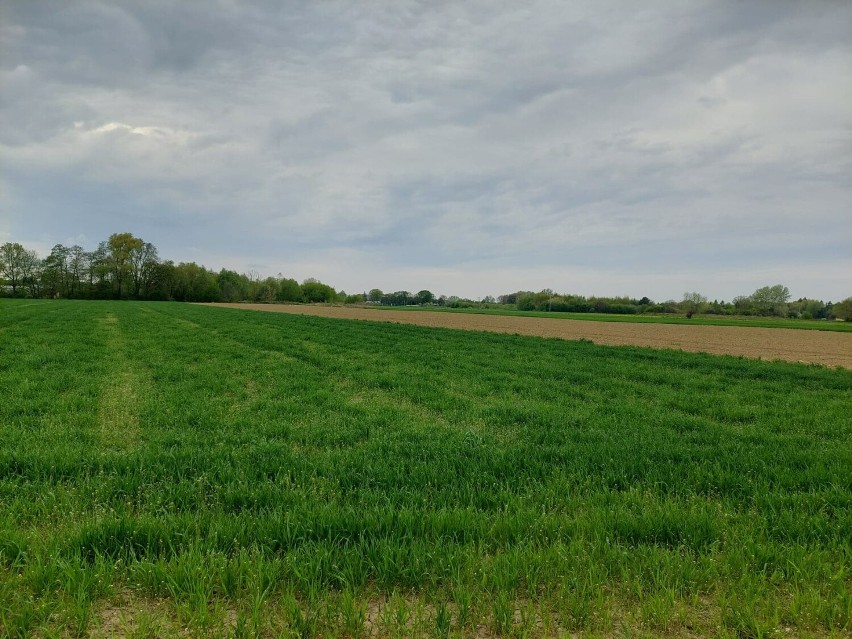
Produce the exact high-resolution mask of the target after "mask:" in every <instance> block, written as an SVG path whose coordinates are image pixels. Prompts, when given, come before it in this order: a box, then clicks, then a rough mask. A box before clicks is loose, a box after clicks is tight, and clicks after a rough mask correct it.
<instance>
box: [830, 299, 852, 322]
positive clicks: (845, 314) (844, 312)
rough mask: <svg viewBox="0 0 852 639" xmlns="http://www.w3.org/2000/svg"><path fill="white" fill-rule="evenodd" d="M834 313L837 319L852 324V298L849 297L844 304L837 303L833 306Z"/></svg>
mask: <svg viewBox="0 0 852 639" xmlns="http://www.w3.org/2000/svg"><path fill="white" fill-rule="evenodd" d="M832 311H833V313H834V316H835V317H836V318H837V319H842V320H843V321H844V322H852V297H847V298H846V299H845V300H843V301H842V302H837V304H835V305H834V306H832Z"/></svg>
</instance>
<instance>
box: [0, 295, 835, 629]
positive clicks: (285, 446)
mask: <svg viewBox="0 0 852 639" xmlns="http://www.w3.org/2000/svg"><path fill="white" fill-rule="evenodd" d="M0 388H2V389H3V393H2V400H0V636H10V637H25V636H44V637H49V636H103V637H107V636H117V635H121V636H127V637H160V636H209V637H220V636H228V637H231V636H236V637H243V636H245V637H267V636H268V637H279V636H280V637H312V636H323V637H329V636H349V637H359V636H370V635H372V636H377V635H378V636H387V637H412V636H421V637H464V636H490V635H495V636H511V637H526V636H530V637H540V636H564V634H565V633H576V634H577V635H578V636H584V637H586V636H588V637H596V636H636V637H656V636H672V637H674V636H722V637H732V638H733V637H740V638H742V637H769V636H774V635H776V634H785V633H786V634H789V633H787V630H786V629H789V631H790V632H792V633H793V634H792V635H790V636H813V637H824V636H836V637H840V636H849V635H850V634H851V633H852V536H850V531H852V419H850V416H849V405H850V398H852V372H849V371H845V370H839V369H838V370H830V369H826V368H822V367H817V366H804V365H798V364H785V363H779V362H773V363H767V362H759V361H751V360H745V359H739V358H734V357H713V356H709V355H700V354H686V353H681V352H675V351H653V350H650V349H639V348H632V347H602V346H596V345H593V344H591V343H588V342H583V341H579V342H566V341H562V340H543V339H539V338H531V337H521V336H511V335H496V334H489V333H472V332H462V331H450V330H442V329H428V328H423V327H416V326H406V325H394V324H384V323H370V322H347V321H343V320H330V319H323V318H315V317H306V316H291V315H283V314H282V315H279V314H266V313H251V312H249V311H241V310H232V309H219V308H209V307H199V306H191V305H181V304H168V303H161V304H156V303H113V302H64V301H38V302H32V301H30V302H26V303H24V302H18V301H2V302H0ZM786 634H785V636H786Z"/></svg>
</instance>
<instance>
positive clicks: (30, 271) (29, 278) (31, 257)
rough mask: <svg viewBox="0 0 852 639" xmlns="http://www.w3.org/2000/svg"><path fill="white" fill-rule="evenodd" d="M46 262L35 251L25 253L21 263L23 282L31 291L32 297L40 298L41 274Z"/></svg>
mask: <svg viewBox="0 0 852 639" xmlns="http://www.w3.org/2000/svg"><path fill="white" fill-rule="evenodd" d="M43 270H44V262H42V260H41V258H39V256H38V253H36V252H35V251H26V250H25V251H24V257H23V260H22V261H21V282H22V283H23V284H26V285H27V287H28V288H29V289H30V296H32V297H38V296H39V292H40V290H41V274H42V271H43Z"/></svg>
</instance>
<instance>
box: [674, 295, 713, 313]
mask: <svg viewBox="0 0 852 639" xmlns="http://www.w3.org/2000/svg"><path fill="white" fill-rule="evenodd" d="M680 306H681V308H682V309H683V311H684V312H685V313H686V316H687V317H689V318H691V317H692V316H693V315H695V314H696V313H700V312H702V311H703V310H704V309H705V308H706V307H707V298H706V297H705V296H704V295H702V294H701V293H696V292H692V293H684V294H683V301H682V302H681V304H680Z"/></svg>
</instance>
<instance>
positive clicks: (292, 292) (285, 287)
mask: <svg viewBox="0 0 852 639" xmlns="http://www.w3.org/2000/svg"><path fill="white" fill-rule="evenodd" d="M276 299H277V300H278V301H279V302H301V301H302V300H303V299H304V297H303V296H302V287H301V286H299V283H298V282H297V281H296V280H294V279H291V278H286V277H285V278H283V279H282V280H281V281H279V282H278V297H277V298H276Z"/></svg>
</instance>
